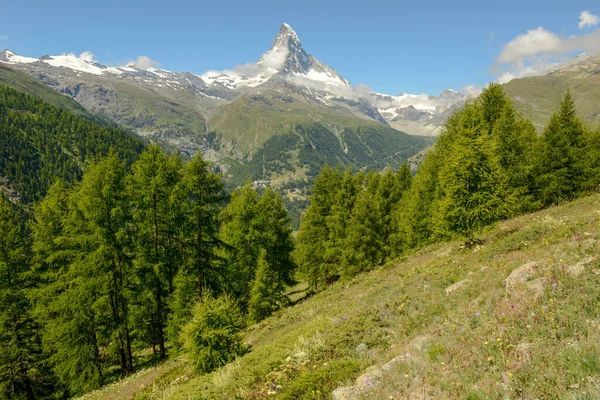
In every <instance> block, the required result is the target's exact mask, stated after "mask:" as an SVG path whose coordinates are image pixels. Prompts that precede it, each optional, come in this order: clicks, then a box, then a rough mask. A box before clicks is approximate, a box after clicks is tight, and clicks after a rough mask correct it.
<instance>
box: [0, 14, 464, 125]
mask: <svg viewBox="0 0 600 400" xmlns="http://www.w3.org/2000/svg"><path fill="white" fill-rule="evenodd" d="M0 62H4V63H7V64H10V65H13V66H15V67H17V68H19V69H24V70H25V71H26V72H28V73H30V74H31V75H33V76H37V77H38V78H39V79H40V80H42V81H43V82H45V83H47V84H50V85H52V86H55V87H56V88H57V89H58V90H59V91H62V92H64V93H66V94H69V95H71V96H73V97H74V98H75V99H76V100H77V98H76V96H77V94H76V93H74V90H73V88H72V86H73V83H74V81H76V80H77V79H84V80H85V78H86V75H89V77H88V78H90V79H93V80H94V81H95V82H98V80H99V79H102V78H103V79H105V80H106V81H109V82H110V81H112V82H114V81H126V82H128V83H132V84H135V85H136V86H139V87H142V88H144V89H147V90H151V91H153V92H157V93H159V94H163V95H168V96H169V97H177V96H178V95H177V94H176V93H177V92H179V93H184V92H185V93H186V95H187V96H188V97H189V96H192V97H199V98H200V100H199V103H200V105H199V106H200V109H201V110H202V111H203V112H208V111H210V110H211V109H212V108H214V107H218V106H220V105H222V104H223V103H224V102H228V101H231V100H233V99H235V98H237V97H238V96H239V95H241V94H243V93H247V92H252V91H256V90H261V89H263V90H264V89H266V88H271V89H275V90H282V88H284V87H285V88H287V89H289V88H290V87H292V88H299V89H300V90H301V91H302V92H303V95H304V96H305V97H306V98H310V99H311V100H312V101H314V102H317V103H318V104H320V105H322V106H324V107H329V108H335V109H341V110H342V111H344V112H350V113H351V114H353V115H355V116H358V117H360V118H365V119H371V120H375V121H379V122H382V123H385V124H388V125H390V126H392V127H395V128H396V129H400V130H403V131H405V132H407V133H409V134H417V135H437V134H438V133H439V130H440V126H441V122H443V120H444V115H445V112H446V111H447V110H449V109H451V108H452V107H453V106H454V105H456V104H461V103H462V102H464V101H465V99H466V97H467V96H466V95H465V94H462V93H459V92H455V91H451V90H448V91H445V92H443V93H442V94H441V95H440V96H429V95H415V94H400V95H398V96H391V95H386V94H379V93H374V92H368V91H364V90H356V89H354V88H353V87H352V86H351V84H350V82H348V81H347V80H346V79H344V78H343V77H342V76H341V75H340V74H339V73H338V72H337V71H335V70H334V69H333V68H331V67H330V66H328V65H326V64H325V63H323V62H321V61H319V60H318V59H316V58H315V57H313V56H312V55H310V54H308V53H307V52H306V51H305V50H304V48H303V47H302V44H301V42H300V38H299V37H298V34H297V33H296V32H295V31H294V30H293V29H292V27H291V26H290V25H288V24H285V23H284V24H283V25H281V28H280V30H279V34H278V35H277V36H276V37H275V39H274V41H273V44H272V46H271V48H270V49H269V50H268V51H267V52H265V53H264V54H263V55H262V57H260V59H259V60H258V61H257V62H256V63H255V64H246V65H244V66H240V67H237V68H234V69H232V70H226V71H214V70H211V71H207V72H205V73H203V74H193V73H189V72H183V73H177V72H172V71H167V70H164V69H159V68H155V66H153V65H152V64H151V63H143V62H131V63H128V64H126V65H121V66H106V65H102V64H100V63H98V62H97V61H96V60H95V59H94V56H93V54H91V53H88V52H86V53H82V54H81V55H79V56H77V55H75V54H62V55H59V56H43V57H41V58H39V59H36V58H31V57H23V56H20V55H17V54H16V53H14V52H12V51H10V50H5V51H4V52H2V53H0ZM57 75H58V76H57ZM59 78H60V79H59ZM94 78H95V79H94ZM173 92H175V93H173ZM83 102H84V103H85V101H83ZM84 106H86V105H85V104H84ZM87 106H89V107H92V108H98V107H96V106H94V105H90V104H88V105H87ZM96 111H98V110H96ZM100 111H101V110H100ZM111 117H114V116H111Z"/></svg>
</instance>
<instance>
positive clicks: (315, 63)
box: [0, 24, 465, 184]
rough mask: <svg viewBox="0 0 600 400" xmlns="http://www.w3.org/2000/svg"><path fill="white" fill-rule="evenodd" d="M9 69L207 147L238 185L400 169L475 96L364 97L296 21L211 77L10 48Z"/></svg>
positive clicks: (120, 117) (188, 144)
mask: <svg viewBox="0 0 600 400" xmlns="http://www.w3.org/2000/svg"><path fill="white" fill-rule="evenodd" d="M0 62H2V63H3V64H5V65H8V66H10V67H13V68H16V69H18V70H21V71H23V72H26V73H27V74H28V75H30V76H31V77H33V78H34V79H36V80H38V81H40V82H43V83H45V84H46V85H48V86H50V87H52V88H54V89H56V90H57V91H58V92H60V93H64V94H66V95H68V96H70V97H71V98H72V99H74V100H75V101H76V102H77V103H78V104H80V105H81V106H82V107H83V108H84V109H85V110H86V111H87V112H89V113H91V114H92V115H100V116H103V117H106V118H108V119H110V120H112V121H115V123H116V124H118V125H119V126H120V127H122V128H124V129H127V130H129V131H131V132H134V133H136V134H138V135H139V136H142V137H147V138H149V139H150V140H152V141H158V142H160V143H162V144H163V145H164V146H165V147H167V148H171V149H174V150H177V151H180V152H182V153H184V154H188V155H191V154H192V153H194V152H195V151H196V150H202V151H203V153H204V154H205V156H206V157H207V158H209V159H211V160H213V161H215V162H216V163H217V164H218V165H220V166H221V167H222V168H223V169H224V170H225V172H226V174H227V175H229V177H230V178H231V179H233V181H234V182H237V183H240V182H242V181H243V180H245V179H251V180H257V179H263V180H271V181H274V182H280V183H282V184H283V183H289V181H290V180H292V181H293V180H297V181H306V180H309V179H310V177H311V176H314V174H316V172H317V171H318V168H320V165H321V164H323V163H324V162H328V163H331V164H336V163H340V164H342V165H348V164H352V165H354V166H356V167H372V168H382V167H385V166H387V165H390V164H399V163H401V162H403V161H405V160H406V159H407V158H408V157H410V156H412V155H413V154H415V153H417V152H418V151H420V150H421V149H423V148H424V147H425V146H427V145H428V144H429V143H431V140H428V139H426V138H422V137H418V136H414V135H410V134H416V135H436V134H437V133H438V132H439V128H440V125H441V122H443V120H444V118H443V115H444V113H445V112H446V111H448V110H449V109H451V108H452V107H453V106H454V105H456V104H460V103H461V102H462V101H464V99H465V96H464V95H463V94H460V93H458V92H454V91H445V92H444V93H442V94H441V95H440V96H439V97H434V96H422V95H406V94H402V95H399V96H389V95H382V94H377V93H372V92H364V91H360V90H357V89H355V88H353V87H352V86H351V85H350V83H349V82H348V81H347V80H346V79H344V78H343V77H342V76H341V75H340V74H339V73H337V72H336V71H335V70H334V69H333V68H331V67H329V66H328V65H326V64H324V63H322V62H321V61H319V60H317V59H316V58H315V57H313V56H311V55H309V54H308V53H307V52H306V51H305V50H304V48H303V47H302V45H301V42H300V39H299V38H298V35H297V34H296V32H295V31H294V30H293V29H292V28H291V27H290V26H289V25H287V24H283V25H282V26H281V28H280V32H279V34H278V35H277V36H276V37H275V40H274V41H273V44H272V46H271V48H270V49H269V50H268V51H267V52H266V53H264V54H263V55H262V57H260V59H259V60H258V62H257V63H256V64H250V65H245V66H242V67H237V68H234V69H233V70H231V71H208V72H206V73H204V74H202V75H196V74H192V73H189V72H172V71H166V70H163V69H159V68H155V67H153V66H152V65H150V64H148V65H139V63H131V64H129V65H125V66H119V67H110V66H105V65H101V64H99V63H97V62H96V61H95V60H94V59H93V57H92V56H91V55H90V54H87V53H84V54H82V55H80V56H76V55H73V54H63V55H60V56H43V57H40V58H39V59H37V58H31V57H23V56H20V55H17V54H16V53H14V52H12V51H10V50H5V51H3V52H2V53H0ZM4 71H6V70H4ZM1 76H2V73H1V71H0V77H1ZM401 130H403V131H404V132H401ZM282 158H283V159H282Z"/></svg>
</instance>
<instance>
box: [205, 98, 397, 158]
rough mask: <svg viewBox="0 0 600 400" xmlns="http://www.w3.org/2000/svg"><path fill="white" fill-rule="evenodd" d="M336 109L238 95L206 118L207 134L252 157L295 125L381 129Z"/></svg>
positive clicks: (340, 109)
mask: <svg viewBox="0 0 600 400" xmlns="http://www.w3.org/2000/svg"><path fill="white" fill-rule="evenodd" d="M337 110H338V112H334V111H332V110H330V109H328V108H326V107H323V106H319V105H317V104H314V103H310V102H308V101H306V100H304V99H302V98H301V97H300V96H292V95H287V94H281V93H279V92H277V91H273V90H265V91H263V92H261V93H260V94H245V95H241V96H240V97H238V98H237V99H235V100H233V101H232V102H230V103H228V104H225V105H223V106H221V107H219V108H217V109H216V110H215V111H214V112H213V113H212V115H211V116H210V117H209V119H208V126H209V129H210V130H211V131H214V132H217V133H219V134H220V135H222V136H223V137H224V138H225V139H227V140H230V141H233V142H235V143H236V145H235V148H236V150H237V151H238V152H239V153H240V154H243V155H247V154H254V153H255V152H256V150H257V149H259V148H260V147H262V145H264V144H265V143H266V142H267V141H268V140H269V139H270V138H272V137H273V136H275V135H279V134H287V133H293V132H295V129H294V128H295V126H297V125H312V124H315V123H321V124H323V125H325V126H327V127H328V128H329V129H331V130H332V131H334V132H341V131H342V130H344V128H348V129H350V130H356V129H357V128H358V127H365V128H375V127H378V128H381V127H383V125H382V124H381V123H379V122H376V121H373V120H370V119H363V118H359V117H357V116H355V115H353V114H352V113H351V112H350V111H348V110H344V109H343V108H341V107H339V108H337ZM386 129H388V130H389V131H393V130H392V129H391V128H388V127H386ZM393 132H396V133H397V134H398V136H406V134H404V133H401V132H398V131H393Z"/></svg>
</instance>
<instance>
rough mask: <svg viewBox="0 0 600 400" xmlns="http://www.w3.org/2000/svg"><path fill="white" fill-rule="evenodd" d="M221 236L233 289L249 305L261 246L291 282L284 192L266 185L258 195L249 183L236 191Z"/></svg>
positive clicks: (273, 265) (224, 214) (223, 215)
mask: <svg viewBox="0 0 600 400" xmlns="http://www.w3.org/2000/svg"><path fill="white" fill-rule="evenodd" d="M220 218H221V221H222V224H221V239H222V240H223V242H225V243H226V244H227V245H228V246H229V249H228V251H227V253H228V255H227V257H228V259H229V260H230V267H229V270H230V274H229V285H230V292H231V293H233V294H235V296H236V298H237V299H239V302H240V305H241V306H242V307H244V308H245V307H247V305H248V302H249V300H250V290H251V288H252V282H253V281H254V278H255V274H256V267H257V264H258V258H259V250H260V249H261V248H262V249H265V250H266V252H267V262H268V263H269V266H270V268H272V269H274V270H275V271H276V272H277V274H278V277H279V279H280V280H281V281H282V283H284V284H288V285H289V284H292V283H293V282H294V279H293V271H294V267H295V265H294V263H293V261H292V259H291V252H292V251H293V241H292V236H291V228H290V224H289V218H288V217H287V212H286V210H285V208H284V206H283V201H282V199H281V196H279V195H278V194H276V193H275V192H274V191H273V190H272V189H271V188H267V189H266V190H265V191H264V193H263V194H262V195H261V196H259V195H258V193H257V192H256V191H254V190H252V188H251V187H250V185H249V184H247V185H246V186H244V187H243V188H242V189H241V190H238V191H236V192H234V193H233V195H232V197H231V202H230V203H229V205H228V206H227V207H226V208H225V209H224V210H223V212H222V213H221V216H220Z"/></svg>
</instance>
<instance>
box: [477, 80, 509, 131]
mask: <svg viewBox="0 0 600 400" xmlns="http://www.w3.org/2000/svg"><path fill="white" fill-rule="evenodd" d="M479 101H480V103H481V107H482V121H481V123H482V125H483V127H482V128H483V130H485V131H487V133H491V132H492V131H493V130H494V128H495V126H496V123H497V122H498V121H499V120H500V118H501V116H502V113H503V112H504V110H505V107H506V106H507V103H508V102H509V101H510V100H509V99H508V98H507V97H506V94H505V93H504V89H502V86H501V85H500V84H499V83H496V82H492V83H490V84H489V85H488V86H487V87H486V88H485V89H484V90H483V92H482V93H481V95H480V96H479Z"/></svg>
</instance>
